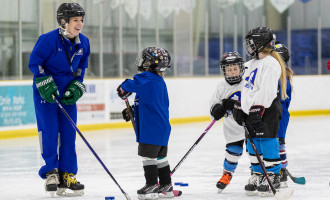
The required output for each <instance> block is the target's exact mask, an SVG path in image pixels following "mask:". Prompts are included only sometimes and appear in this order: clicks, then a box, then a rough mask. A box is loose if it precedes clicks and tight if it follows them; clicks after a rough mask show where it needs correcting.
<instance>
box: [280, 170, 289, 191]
mask: <svg viewBox="0 0 330 200" xmlns="http://www.w3.org/2000/svg"><path fill="white" fill-rule="evenodd" d="M280 182H281V188H286V187H288V174H287V173H286V171H285V169H283V168H282V169H281V173H280Z"/></svg>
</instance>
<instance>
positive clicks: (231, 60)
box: [220, 52, 245, 85]
mask: <svg viewBox="0 0 330 200" xmlns="http://www.w3.org/2000/svg"><path fill="white" fill-rule="evenodd" d="M243 64H244V61H243V58H242V57H241V56H240V54H239V53H238V52H229V53H227V52H226V53H225V54H224V56H223V57H222V58H221V61H220V69H222V71H223V74H224V76H225V80H226V81H227V82H228V83H229V84H230V85H233V84H237V83H239V82H241V80H242V77H243V75H244V72H245V67H244V65H243ZM233 65H238V66H239V68H240V73H239V75H238V76H231V77H230V76H227V75H226V67H229V66H233Z"/></svg>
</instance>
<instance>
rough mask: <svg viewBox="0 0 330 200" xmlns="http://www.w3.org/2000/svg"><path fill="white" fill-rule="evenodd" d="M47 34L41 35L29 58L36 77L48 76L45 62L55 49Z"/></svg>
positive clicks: (30, 66)
mask: <svg viewBox="0 0 330 200" xmlns="http://www.w3.org/2000/svg"><path fill="white" fill-rule="evenodd" d="M48 40H49V38H47V37H46V36H45V35H42V36H40V37H39V39H38V41H37V43H36V45H35V46H34V48H33V50H32V52H31V55H30V60H29V68H30V70H31V72H32V73H33V74H34V76H35V77H42V76H46V75H47V74H45V72H44V69H43V64H44V62H45V61H46V60H47V59H48V58H49V56H50V55H51V54H52V51H53V49H54V47H53V43H52V42H49V41H48Z"/></svg>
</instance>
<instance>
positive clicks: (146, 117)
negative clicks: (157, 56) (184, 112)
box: [121, 71, 171, 146]
mask: <svg viewBox="0 0 330 200" xmlns="http://www.w3.org/2000/svg"><path fill="white" fill-rule="evenodd" d="M121 88H122V89H123V90H124V91H127V92H134V93H136V96H135V105H134V117H135V128H136V141H137V142H139V143H145V144H152V145H159V146H168V140H169V137H170V133H171V125H170V122H169V99H168V93H167V87H166V84H165V81H164V79H163V78H162V77H161V76H159V75H157V74H154V73H152V72H149V71H145V72H142V73H140V74H136V75H135V76H134V77H133V80H130V79H127V80H126V81H124V82H123V83H122V84H121Z"/></svg>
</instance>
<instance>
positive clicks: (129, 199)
mask: <svg viewBox="0 0 330 200" xmlns="http://www.w3.org/2000/svg"><path fill="white" fill-rule="evenodd" d="M52 97H53V99H54V101H55V102H56V103H57V105H58V107H59V108H60V109H61V111H62V112H63V114H64V115H65V116H66V118H67V119H68V120H69V122H70V123H71V125H72V126H73V128H74V129H75V130H76V131H77V132H78V133H79V135H80V137H81V138H82V139H83V141H84V142H85V144H86V145H87V146H88V148H89V149H90V150H91V152H92V153H93V154H94V156H95V157H96V159H97V160H98V161H99V162H100V163H101V165H102V167H103V168H104V170H105V171H106V172H107V173H108V174H109V176H110V177H111V178H112V180H113V181H114V182H115V183H116V185H117V186H118V187H119V189H120V190H121V192H122V193H123V194H124V196H125V197H126V199H127V200H131V198H130V197H129V196H128V194H127V193H126V192H125V191H124V190H123V189H122V188H121V187H120V185H119V184H118V182H117V181H116V179H115V178H114V177H113V176H112V174H111V173H110V171H109V170H108V168H107V167H106V166H105V165H104V163H103V162H102V160H101V159H100V157H99V156H98V155H97V154H96V152H95V151H94V149H93V148H92V147H91V145H90V144H89V143H88V142H87V140H86V139H85V137H84V136H83V134H82V133H81V132H80V130H79V129H78V127H77V126H76V124H75V123H74V121H73V120H72V119H71V117H70V116H69V114H68V113H67V112H66V110H65V109H64V108H63V106H62V105H61V103H60V102H59V101H58V100H57V98H56V97H55V96H54V95H52Z"/></svg>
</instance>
